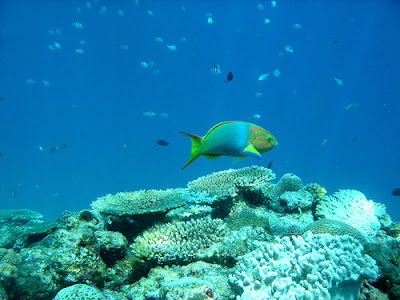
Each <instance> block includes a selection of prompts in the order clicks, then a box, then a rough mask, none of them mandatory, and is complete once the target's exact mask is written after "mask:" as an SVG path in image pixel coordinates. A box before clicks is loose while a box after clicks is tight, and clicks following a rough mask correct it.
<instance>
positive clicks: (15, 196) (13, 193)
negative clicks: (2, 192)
mask: <svg viewBox="0 0 400 300" xmlns="http://www.w3.org/2000/svg"><path fill="white" fill-rule="evenodd" d="M10 193H11V196H12V197H13V198H17V192H16V191H14V190H11V191H10Z"/></svg>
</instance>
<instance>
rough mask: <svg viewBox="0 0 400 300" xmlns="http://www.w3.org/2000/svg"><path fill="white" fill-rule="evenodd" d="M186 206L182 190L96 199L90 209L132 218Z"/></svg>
mask: <svg viewBox="0 0 400 300" xmlns="http://www.w3.org/2000/svg"><path fill="white" fill-rule="evenodd" d="M184 204H186V197H185V196H184V194H183V193H182V189H168V190H140V191H135V192H124V193H118V194H115V195H111V194H108V195H106V196H104V197H101V198H98V199H97V200H96V201H94V202H93V203H92V204H91V207H92V208H93V209H95V210H97V211H100V212H102V213H105V214H110V215H116V216H132V215H138V214H144V213H153V212H164V211H168V210H170V209H172V208H176V207H179V206H182V205H184Z"/></svg>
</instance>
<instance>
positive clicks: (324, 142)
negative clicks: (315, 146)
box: [319, 139, 328, 147]
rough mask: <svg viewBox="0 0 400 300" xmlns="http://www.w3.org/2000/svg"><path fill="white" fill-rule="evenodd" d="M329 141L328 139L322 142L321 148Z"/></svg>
mask: <svg viewBox="0 0 400 300" xmlns="http://www.w3.org/2000/svg"><path fill="white" fill-rule="evenodd" d="M327 141H328V139H324V140H323V141H322V142H321V144H319V146H320V147H322V146H323V145H325V144H326V142H327Z"/></svg>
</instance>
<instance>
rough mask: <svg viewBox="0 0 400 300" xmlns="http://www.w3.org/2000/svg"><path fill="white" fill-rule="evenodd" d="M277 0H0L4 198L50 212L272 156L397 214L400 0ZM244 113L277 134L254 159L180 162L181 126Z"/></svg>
mask: <svg viewBox="0 0 400 300" xmlns="http://www.w3.org/2000/svg"><path fill="white" fill-rule="evenodd" d="M271 4H272V2H271V1H101V0H99V1H88V2H86V1H11V0H3V1H1V2H0V54H1V55H0V76H1V77H0V78H1V80H0V96H1V97H3V98H1V99H3V100H2V101H0V153H1V156H0V209H20V208H29V209H33V210H37V211H39V212H41V213H43V214H44V215H45V218H46V219H54V218H57V217H59V216H60V214H61V213H62V212H63V211H64V210H72V211H78V210H81V209H84V208H87V207H89V205H90V203H91V202H92V201H94V200H96V198H97V197H100V196H103V195H105V194H108V193H116V192H120V191H133V190H139V189H150V188H156V189H166V188H175V187H183V186H185V185H186V183H187V182H188V181H190V180H193V179H196V178H198V177H200V176H203V175H206V174H208V173H211V172H215V171H219V170H225V169H228V168H232V167H235V168H239V167H244V166H250V165H252V164H258V165H263V166H267V164H268V163H269V162H270V161H271V160H273V164H272V169H273V170H274V172H275V173H276V174H277V177H278V178H279V177H280V176H282V175H283V174H285V173H288V172H291V173H295V174H296V175H298V176H300V177H301V178H302V180H303V182H304V183H309V182H317V183H319V184H321V185H322V186H324V187H325V188H326V189H327V190H328V193H329V194H332V193H334V192H335V191H337V190H338V189H343V188H353V189H357V190H360V191H361V192H363V193H364V194H365V195H366V196H367V198H368V199H372V200H374V201H377V202H381V203H384V204H385V205H386V207H387V210H388V212H389V214H390V215H391V217H392V219H393V220H397V221H400V204H399V200H400V199H399V197H397V198H396V197H394V196H392V194H391V191H392V190H393V189H394V188H396V187H400V176H399V169H400V155H399V152H400V139H399V129H400V120H399V114H400V101H399V95H400V84H399V82H400V71H399V70H400V59H399V53H400V39H399V38H398V37H399V36H400V18H399V17H398V16H399V15H400V2H398V1H388V0H387V1H279V0H278V1H276V6H275V7H273V5H271ZM209 18H212V22H211V19H209ZM76 22H77V23H79V24H77V23H76ZM79 25H82V28H79V27H80V26H79ZM156 37H160V38H162V42H160V41H156ZM167 45H169V46H171V45H174V46H175V47H176V50H170V49H169V48H168V47H167ZM287 46H290V47H291V48H292V49H293V52H290V51H287V50H290V48H288V47H287ZM285 47H286V49H285ZM77 49H81V50H82V51H83V52H82V53H77ZM78 52H80V51H79V50H78ZM143 62H146V64H147V68H144V67H143V65H145V64H142V63H143ZM215 64H218V65H219V66H220V70H221V74H219V75H216V74H213V73H212V72H210V69H211V67H212V65H215ZM274 70H279V76H275V75H274V74H273V72H274ZM228 72H232V73H233V75H234V78H233V80H232V81H231V82H230V83H226V82H225V79H226V75H227V74H228ZM262 74H269V76H268V77H267V78H266V79H265V80H258V78H259V76H260V75H262ZM276 75H277V73H276ZM335 79H336V80H335ZM352 104H353V105H352ZM349 105H350V107H349ZM346 108H348V109H346ZM144 112H154V114H155V115H154V116H151V114H150V116H149V115H145V114H144ZM162 113H164V115H161V114H162ZM165 114H168V117H166V115H165ZM253 114H259V115H260V116H261V117H260V118H259V119H256V120H253V121H252V122H254V123H256V124H258V125H260V126H262V127H264V128H266V129H267V130H269V131H271V133H272V134H273V135H274V136H275V137H276V139H277V140H278V142H279V145H278V146H277V147H276V148H274V149H273V150H272V151H270V152H267V153H265V154H263V160H261V161H258V160H255V159H252V158H245V159H243V160H242V161H241V162H240V163H238V164H236V165H232V158H226V157H221V158H219V159H217V160H212V161H209V160H207V159H205V158H203V157H200V158H198V159H197V160H196V161H194V162H193V163H192V164H191V165H189V166H188V167H187V168H186V169H184V170H181V167H182V166H184V165H185V163H186V161H187V159H188V157H189V151H190V140H189V138H188V137H186V136H184V135H182V134H179V133H178V132H179V131H185V132H188V133H192V134H197V135H204V134H205V133H206V132H207V131H208V129H209V128H211V127H212V126H213V125H215V124H217V123H219V122H222V121H227V120H244V121H248V118H249V117H250V116H252V115H253ZM159 139H163V140H165V141H167V142H168V143H169V145H168V146H162V145H159V144H157V143H156V141H157V140H159ZM324 141H325V142H324ZM63 144H65V145H66V146H65V148H64V147H60V146H61V145H63ZM52 147H53V148H52ZM51 149H52V150H54V151H50V150H51Z"/></svg>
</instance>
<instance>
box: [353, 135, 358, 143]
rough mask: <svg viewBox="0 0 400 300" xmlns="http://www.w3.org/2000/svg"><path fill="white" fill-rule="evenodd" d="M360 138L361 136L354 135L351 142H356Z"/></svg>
mask: <svg viewBox="0 0 400 300" xmlns="http://www.w3.org/2000/svg"><path fill="white" fill-rule="evenodd" d="M359 140H360V139H359V137H358V136H355V137H353V138H352V139H351V142H352V143H355V142H358V141H359Z"/></svg>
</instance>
